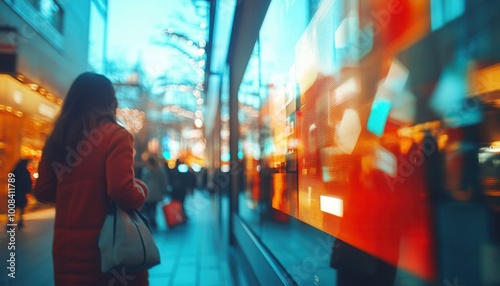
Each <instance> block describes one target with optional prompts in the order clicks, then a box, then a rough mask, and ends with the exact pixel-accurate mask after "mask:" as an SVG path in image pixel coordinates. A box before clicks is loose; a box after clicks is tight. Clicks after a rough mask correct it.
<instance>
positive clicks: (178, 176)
mask: <svg viewBox="0 0 500 286" xmlns="http://www.w3.org/2000/svg"><path fill="white" fill-rule="evenodd" d="M170 175H171V179H172V181H171V185H172V193H171V198H172V200H173V201H179V202H180V203H181V205H182V206H183V207H184V201H185V199H186V195H187V193H188V189H189V188H190V186H192V183H191V182H189V180H190V179H191V178H190V175H189V167H188V166H187V165H186V164H184V162H182V161H181V160H179V159H177V160H176V161H175V167H174V168H173V169H172V170H171V171H170ZM183 210H185V209H184V208H183ZM183 212H184V216H185V219H187V215H186V212H185V211H183Z"/></svg>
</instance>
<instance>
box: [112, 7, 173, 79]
mask: <svg viewBox="0 0 500 286" xmlns="http://www.w3.org/2000/svg"><path fill="white" fill-rule="evenodd" d="M181 5H182V1H178V0H109V3H108V43H107V56H108V58H109V59H111V60H120V61H121V60H125V61H126V62H128V63H130V64H134V63H136V62H137V61H138V60H142V61H144V62H146V63H147V64H148V65H150V64H155V65H161V64H162V61H164V60H165V58H166V57H165V56H164V55H165V53H166V51H165V48H162V47H158V46H155V45H153V44H152V43H151V39H152V38H153V37H161V33H162V31H163V30H164V29H166V28H168V27H169V23H170V22H171V21H170V19H172V17H173V16H174V15H175V13H176V11H178V10H177V9H180V8H182V6H181ZM150 68H152V69H155V68H158V67H154V66H153V67H150Z"/></svg>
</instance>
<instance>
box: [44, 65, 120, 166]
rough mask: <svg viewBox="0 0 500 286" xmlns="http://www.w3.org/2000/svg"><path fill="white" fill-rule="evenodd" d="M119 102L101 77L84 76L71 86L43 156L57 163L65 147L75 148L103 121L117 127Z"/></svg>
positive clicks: (107, 80) (111, 85) (88, 74)
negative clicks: (85, 134)
mask: <svg viewBox="0 0 500 286" xmlns="http://www.w3.org/2000/svg"><path fill="white" fill-rule="evenodd" d="M117 105H118V101H117V99H116V96H115V90H114V88H113V84H112V83H111V81H110V80H109V79H108V78H106V77H105V76H103V75H100V74H96V73H91V72H85V73H82V74H80V75H79V76H78V77H77V78H76V79H75V80H74V81H73V83H72V84H71V87H70V88H69V91H68V93H67V95H66V98H65V99H64V103H63V106H62V108H61V111H60V113H59V116H58V118H57V119H56V121H55V123H54V128H53V130H52V133H51V134H50V136H49V137H48V139H47V142H46V143H45V147H44V150H43V152H44V154H45V155H46V156H47V158H49V160H60V159H61V158H63V156H65V155H66V153H67V151H66V150H67V147H70V148H75V146H76V145H77V144H78V142H79V141H80V140H82V138H83V131H85V130H86V131H87V132H89V131H90V130H91V129H92V128H97V127H98V125H99V123H100V122H101V121H103V120H108V121H111V122H115V123H116V108H117Z"/></svg>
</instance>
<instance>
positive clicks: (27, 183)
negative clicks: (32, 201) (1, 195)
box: [9, 159, 33, 229]
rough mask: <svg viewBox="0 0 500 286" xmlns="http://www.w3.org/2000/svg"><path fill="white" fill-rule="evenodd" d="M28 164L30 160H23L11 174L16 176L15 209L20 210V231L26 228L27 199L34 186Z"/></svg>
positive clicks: (18, 222) (18, 223) (18, 225)
mask: <svg viewBox="0 0 500 286" xmlns="http://www.w3.org/2000/svg"><path fill="white" fill-rule="evenodd" d="M28 164H29V160H28V159H21V160H19V161H18V162H17V164H16V166H15V167H14V169H13V170H12V171H11V173H12V174H13V175H14V177H13V178H14V184H13V185H14V186H15V196H14V198H15V207H16V209H18V210H19V219H18V221H17V227H18V228H19V229H21V228H23V226H24V221H23V215H24V209H25V208H26V205H28V198H27V197H26V195H27V194H29V193H31V189H32V185H33V181H32V180H31V174H30V172H29V171H28ZM9 198H10V197H9ZM9 223H10V222H9Z"/></svg>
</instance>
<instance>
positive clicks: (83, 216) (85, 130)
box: [34, 73, 148, 285]
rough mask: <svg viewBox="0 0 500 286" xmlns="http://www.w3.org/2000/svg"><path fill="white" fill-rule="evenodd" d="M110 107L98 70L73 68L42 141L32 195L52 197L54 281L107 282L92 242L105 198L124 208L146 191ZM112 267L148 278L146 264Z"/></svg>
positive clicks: (136, 279)
mask: <svg viewBox="0 0 500 286" xmlns="http://www.w3.org/2000/svg"><path fill="white" fill-rule="evenodd" d="M116 107H117V100H116V97H115V92H114V89H113V85H112V84H111V82H110V81H109V80H108V79H107V78H106V77H104V76H102V75H98V74H94V73H83V74H81V75H80V76H78V77H77V78H76V79H75V81H74V82H73V84H72V85H71V87H70V89H69V91H68V94H67V95H66V99H65V101H64V104H63V106H62V109H61V112H60V115H59V117H58V118H57V120H56V122H55V124H54V129H53V131H52V133H51V134H50V136H49V138H48V139H47V142H46V143H45V147H44V149H43V155H42V159H41V161H40V164H39V168H38V173H39V178H38V180H37V182H36V184H35V187H34V195H35V197H36V198H37V199H38V200H39V201H41V202H43V203H55V208H56V217H55V226H54V228H55V230H54V240H53V249H52V255H53V263H54V275H55V284H56V285H114V284H113V281H114V280H116V279H117V278H116V277H115V276H116V275H113V274H103V273H102V272H101V270H100V269H101V257H100V252H99V247H98V237H99V233H100V231H101V227H102V225H103V222H104V218H105V216H106V213H107V211H108V207H109V204H110V200H113V201H114V202H116V203H117V204H118V206H119V207H121V208H122V209H124V210H132V209H138V208H140V207H141V206H142V204H143V203H144V200H145V198H146V196H147V192H148V190H147V188H146V186H145V184H144V183H143V182H142V181H139V180H136V179H134V171H133V165H134V159H133V143H134V142H133V140H134V139H133V137H132V135H131V134H130V133H129V132H128V131H127V130H126V129H124V128H123V127H121V126H120V125H118V124H117V123H116V117H115V114H116ZM115 274H118V275H120V277H119V278H120V279H121V278H123V277H125V278H126V279H127V285H148V273H147V271H141V272H138V273H115ZM132 278H133V280H131V279H132ZM113 279H114V280H113Z"/></svg>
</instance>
